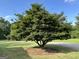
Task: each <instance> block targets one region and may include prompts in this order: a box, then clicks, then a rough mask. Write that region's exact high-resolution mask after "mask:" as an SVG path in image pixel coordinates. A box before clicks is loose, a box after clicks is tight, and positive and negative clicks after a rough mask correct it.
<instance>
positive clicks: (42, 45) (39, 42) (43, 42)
mask: <svg viewBox="0 0 79 59" xmlns="http://www.w3.org/2000/svg"><path fill="white" fill-rule="evenodd" d="M36 43H37V44H38V45H39V47H41V48H43V47H44V46H45V45H46V43H47V42H45V41H37V42H36Z"/></svg>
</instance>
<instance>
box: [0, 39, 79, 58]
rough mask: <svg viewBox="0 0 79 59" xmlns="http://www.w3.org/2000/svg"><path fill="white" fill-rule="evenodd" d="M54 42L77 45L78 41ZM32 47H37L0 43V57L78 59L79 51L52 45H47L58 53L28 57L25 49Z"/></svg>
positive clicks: (29, 44)
mask: <svg viewBox="0 0 79 59" xmlns="http://www.w3.org/2000/svg"><path fill="white" fill-rule="evenodd" d="M54 42H68V43H69V42H70V43H79V39H70V40H62V41H59V40H56V41H54ZM34 46H37V45H36V44H35V43H34V42H25V41H0V57H7V59H79V51H74V50H72V49H68V48H66V47H61V46H53V45H52V46H49V45H48V48H54V49H55V50H57V51H58V52H55V53H53V52H52V54H51V55H30V54H29V53H28V52H27V48H31V47H34ZM25 49H26V50H25Z"/></svg>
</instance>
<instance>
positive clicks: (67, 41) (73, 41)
mask: <svg viewBox="0 0 79 59" xmlns="http://www.w3.org/2000/svg"><path fill="white" fill-rule="evenodd" d="M54 42H66V43H79V39H68V40H54Z"/></svg>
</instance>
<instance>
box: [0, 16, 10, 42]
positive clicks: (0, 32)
mask: <svg viewBox="0 0 79 59" xmlns="http://www.w3.org/2000/svg"><path fill="white" fill-rule="evenodd" d="M9 34H10V23H9V22H8V21H6V20H5V19H4V18H2V17H0V40H1V39H2V40H3V39H6V38H7V35H9Z"/></svg>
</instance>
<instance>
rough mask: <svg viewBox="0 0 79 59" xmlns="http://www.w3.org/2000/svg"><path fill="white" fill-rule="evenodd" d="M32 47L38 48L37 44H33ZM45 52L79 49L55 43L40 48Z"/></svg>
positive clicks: (66, 51) (64, 51)
mask: <svg viewBox="0 0 79 59" xmlns="http://www.w3.org/2000/svg"><path fill="white" fill-rule="evenodd" d="M33 48H40V47H38V46H35V47H33ZM41 49H42V50H44V51H45V52H47V53H70V52H79V50H75V49H72V48H69V47H64V46H60V45H56V44H47V45H45V47H43V48H41Z"/></svg>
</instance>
